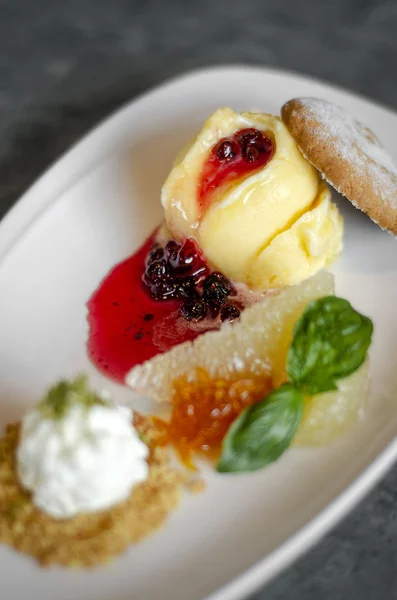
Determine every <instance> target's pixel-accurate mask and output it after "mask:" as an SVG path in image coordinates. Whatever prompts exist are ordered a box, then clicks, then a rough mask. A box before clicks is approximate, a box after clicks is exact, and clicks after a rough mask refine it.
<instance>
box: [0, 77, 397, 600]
mask: <svg viewBox="0 0 397 600" xmlns="http://www.w3.org/2000/svg"><path fill="white" fill-rule="evenodd" d="M302 95H303V96H318V97H323V98H327V99H328V100H333V101H336V102H338V103H339V104H342V105H343V106H345V107H346V108H348V109H349V110H351V111H352V112H353V113H354V114H356V115H357V116H358V117H359V118H361V119H362V120H364V122H366V123H368V124H369V125H370V126H371V127H372V128H373V129H374V131H375V132H376V133H377V134H378V135H379V137H380V138H381V140H382V141H383V142H384V144H385V146H386V147H387V148H388V149H389V150H390V151H391V152H392V153H393V154H394V156H395V157H396V158H397V116H396V115H395V114H394V113H392V112H391V111H389V110H386V109H384V108H381V107H379V106H377V105H375V104H373V103H371V102H369V101H367V100H364V99H361V98H358V97H357V96H355V95H353V94H350V93H347V92H345V91H341V90H338V89H335V88H332V87H330V86H328V85H325V84H323V83H319V82H317V81H313V80H309V79H306V78H302V77H300V76H296V75H291V74H286V73H282V72H277V71H269V70H264V69H256V68H245V67H244V68H243V67H229V68H218V69H211V70H205V71H198V72H196V73H193V74H190V75H188V76H185V77H182V78H180V79H177V80H174V81H171V82H170V83H167V84H166V85H164V86H162V87H160V88H158V89H157V90H154V91H152V92H150V93H149V94H147V95H145V96H143V97H141V98H139V99H138V100H136V101H134V102H132V103H131V104H129V105H127V106H126V107H125V108H123V109H122V110H121V111H119V112H118V113H117V114H115V115H114V116H113V117H111V118H110V119H109V120H107V121H106V122H105V123H104V124H103V125H101V126H100V127H99V128H98V129H96V130H95V131H94V132H93V133H91V134H90V135H89V136H88V137H87V138H85V139H84V140H83V141H82V142H80V143H79V144H78V145H77V146H76V147H75V148H74V149H73V150H72V151H71V152H69V153H68V154H67V155H66V156H65V157H63V158H62V159H61V160H60V161H59V162H58V163H57V164H56V165H55V166H54V167H53V168H52V169H51V170H49V171H48V172H47V173H46V174H45V175H44V176H43V177H42V178H41V179H40V180H39V181H38V182H37V183H36V184H35V185H34V186H33V187H32V188H31V189H30V190H29V191H28V192H27V193H26V194H25V196H24V197H23V198H22V199H21V200H20V202H19V203H18V204H17V205H16V207H15V208H14V209H13V210H12V211H11V212H10V213H9V214H8V215H7V217H6V218H5V219H4V220H3V222H2V223H1V225H0V290H1V293H0V332H1V335H0V399H1V400H0V426H3V425H5V424H6V423H7V422H8V421H10V420H12V419H15V418H19V417H20V416H21V415H22V413H23V411H24V410H25V409H26V408H27V407H29V406H30V405H31V404H32V403H33V402H34V401H35V399H36V398H38V396H40V394H41V393H42V392H43V390H44V389H45V388H46V386H48V385H49V384H51V383H52V382H54V381H55V380H56V379H57V378H59V377H61V376H72V375H74V374H75V373H76V372H78V371H82V370H84V371H87V372H88V373H89V375H90V377H91V380H92V382H93V384H94V385H96V386H97V387H102V388H107V389H109V390H110V391H111V392H113V393H114V394H115V396H116V398H117V399H118V400H121V401H123V400H128V397H129V393H128V390H126V389H124V388H122V387H121V386H118V385H116V384H112V383H111V382H109V381H107V380H106V379H105V378H104V377H102V376H101V375H100V374H99V373H97V372H96V370H95V369H94V368H93V367H92V366H91V365H90V363H89V361H88V359H87V357H86V354H85V339H86V335H87V324H86V320H85V316H86V309H85V301H86V300H87V298H88V297H89V296H90V294H91V292H92V291H93V290H94V288H95V287H96V286H97V284H98V283H99V281H100V279H101V278H102V277H103V276H104V275H105V274H106V272H107V271H108V269H109V268H110V267H111V266H112V265H114V264H115V263H116V262H117V261H119V260H121V259H123V258H124V257H126V256H127V255H129V254H130V253H132V251H133V250H134V249H135V248H136V247H137V245H138V244H139V243H140V242H141V241H142V240H143V239H144V238H145V236H146V235H147V234H148V233H149V232H150V231H151V229H152V228H153V227H154V226H155V225H156V224H157V223H158V221H159V219H160V216H161V210H160V205H159V191H160V187H161V184H162V182H163V181H164V179H165V176H166V174H167V172H168V170H169V168H170V165H171V161H172V159H173V157H174V156H175V154H176V152H177V151H178V150H179V148H180V147H181V145H182V144H183V143H184V142H185V141H186V140H188V139H189V137H190V136H191V135H192V133H193V132H195V131H196V129H197V128H198V127H199V126H200V124H201V123H202V121H203V120H204V119H205V118H206V117H207V116H208V115H209V114H210V113H211V112H213V111H214V110H215V109H216V108H218V107H220V106H222V105H230V106H231V107H232V108H234V109H235V110H259V111H265V112H273V113H276V114H277V113H278V112H279V110H280V106H281V105H282V104H283V102H284V101H286V100H287V99H289V98H291V97H294V96H302ZM339 202H340V206H341V210H342V211H343V213H344V215H345V218H346V236H345V251H344V253H343V256H342V258H341V259H340V260H339V262H338V263H337V264H336V265H335V268H334V272H335V278H336V288H337V293H338V294H339V295H341V296H343V297H346V298H348V299H349V300H351V301H352V302H353V303H354V306H355V307H356V308H357V309H359V310H361V311H362V312H364V313H365V314H368V315H370V316H371V317H372V318H373V319H374V322H375V338H374V343H373V347H372V349H371V370H372V378H373V386H372V397H371V401H370V406H369V411H368V414H367V417H366V419H365V420H364V422H363V423H361V424H360V425H359V426H357V427H355V428H354V429H353V430H351V431H350V432H349V434H348V435H346V436H345V437H344V438H342V439H340V440H338V441H337V442H336V443H334V444H332V445H330V446H328V447H325V448H321V449H312V450H309V449H294V450H291V451H289V452H287V453H286V454H285V455H284V456H283V457H282V458H281V460H279V461H278V462H277V463H275V464H273V465H272V466H270V467H268V468H267V469H264V470H263V471H261V472H258V473H255V474H250V475H239V476H226V477H225V476H224V477H222V476H219V475H216V474H215V473H211V472H208V473H207V480H208V489H207V490H206V492H205V493H203V494H201V495H198V496H191V497H189V496H186V497H185V498H184V500H183V502H182V505H181V507H180V509H179V510H178V511H176V512H175V513H174V515H173V516H172V518H171V519H170V520H169V522H168V523H167V525H166V526H165V527H164V529H162V530H161V531H160V532H159V533H158V534H156V535H154V536H153V537H152V538H150V539H148V540H146V541H145V542H143V543H142V544H140V545H139V546H137V547H134V548H131V549H130V550H129V551H128V552H127V553H126V554H125V555H124V556H122V557H121V558H120V559H118V560H117V561H115V562H114V563H113V564H112V565H111V566H109V567H107V568H104V569H98V570H94V571H91V572H67V571H63V570H60V569H51V570H48V571H42V570H40V569H38V568H37V567H36V566H35V565H34V563H33V562H32V561H31V560H30V559H28V558H26V557H23V556H20V555H17V554H15V553H13V552H12V551H11V550H9V549H8V548H6V547H4V546H1V547H0V578H1V589H2V590H3V591H4V590H7V593H6V595H5V596H4V598H6V599H7V600H22V599H24V598H30V599H32V600H36V599H37V600H38V599H40V600H53V599H54V598H57V599H58V600H71V599H73V600H94V599H95V600H171V599H172V600H199V599H200V598H204V597H209V598H211V600H237V599H240V598H243V597H245V596H246V595H247V594H248V593H249V592H252V591H253V590H254V589H255V588H256V587H258V586H259V585H260V584H263V583H264V582H266V581H268V580H269V579H270V578H271V577H272V576H273V575H274V574H275V573H277V572H278V571H280V570H281V569H282V568H283V567H285V566H286V565H287V564H288V563H289V562H291V560H293V559H294V558H296V557H297V556H298V555H300V554H301V553H302V552H303V551H304V550H305V549H307V548H308V547H309V546H310V545H311V544H313V543H314V542H315V541H316V540H317V539H318V538H319V537H320V536H321V535H322V534H324V533H325V532H326V531H327V530H328V529H329V527H331V526H332V525H333V524H334V523H335V522H336V521H337V520H338V519H340V518H341V516H342V515H343V514H345V513H346V511H347V510H348V509H349V508H351V507H352V506H353V505H354V503H355V502H357V501H358V500H359V499H360V498H361V497H362V496H363V494H364V493H365V492H366V491H367V490H368V489H369V488H370V487H371V486H372V485H373V484H374V483H375V482H376V481H377V480H378V479H379V478H380V477H381V476H382V474H383V473H384V472H385V470H386V469H387V468H388V467H389V466H390V465H391V464H392V462H393V461H394V459H395V458H396V456H397V442H396V441H395V440H394V437H395V435H396V433H397V411H396V400H395V393H394V390H395V384H396V379H397V372H396V369H395V357H396V355H397V323H396V321H395V318H394V311H395V309H394V306H395V305H396V302H397V244H396V241H395V240H394V239H393V238H392V237H391V236H389V235H387V234H386V233H383V232H382V231H381V230H380V229H378V227H377V226H376V225H374V224H373V223H372V222H370V221H369V220H368V219H367V218H366V217H365V216H364V215H362V214H361V213H359V212H357V211H356V210H354V209H353V208H352V207H351V206H350V205H349V204H348V203H347V201H345V200H343V199H339ZM2 597H3V592H2Z"/></svg>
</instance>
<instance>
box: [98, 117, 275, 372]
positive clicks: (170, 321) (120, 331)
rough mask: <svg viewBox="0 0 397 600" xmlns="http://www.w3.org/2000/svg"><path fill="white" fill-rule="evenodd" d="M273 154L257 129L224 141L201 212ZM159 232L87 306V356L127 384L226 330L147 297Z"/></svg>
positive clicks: (211, 166)
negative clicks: (208, 334) (137, 371)
mask: <svg viewBox="0 0 397 600" xmlns="http://www.w3.org/2000/svg"><path fill="white" fill-rule="evenodd" d="M273 153H274V144H273V142H272V140H271V139H270V138H269V137H268V136H267V135H266V134H264V133H262V132H260V131H258V130H257V129H242V130H240V131H238V132H236V133H235V134H234V135H233V136H232V137H230V138H224V139H222V140H220V141H219V142H218V143H217V144H216V145H215V146H214V148H213V149H212V150H211V152H210V155H209V157H208V159H207V161H206V163H205V165H204V168H203V172H202V176H201V179H200V182H199V186H198V202H199V204H200V207H201V210H202V211H203V210H204V209H205V208H206V207H207V205H208V203H209V202H210V200H211V194H212V192H213V191H214V190H215V189H216V188H217V187H218V186H219V185H221V184H222V183H224V182H226V181H232V180H234V179H236V178H237V177H241V176H242V175H246V174H248V173H250V172H252V171H256V170H258V169H260V168H262V167H263V166H264V165H265V164H266V163H267V162H269V160H270V159H271V158H272V156H273ZM155 233H156V232H155ZM155 233H154V234H152V235H151V236H150V237H149V238H148V240H147V241H146V242H145V243H144V244H143V245H142V246H141V248H139V250H138V251H137V252H135V254H133V256H131V257H130V258H127V259H126V260H125V261H123V262H121V263H120V264H118V265H117V266H115V267H114V268H113V269H112V270H111V271H110V273H109V274H108V275H107V276H106V277H105V279H104V280H103V281H102V283H101V284H100V286H99V287H98V289H97V290H96V291H95V292H94V294H93V295H92V297H91V298H90V300H89V301H88V303H87V307H88V323H89V337H88V342H87V350H88V355H89V357H90V359H91V361H92V362H93V363H94V365H95V366H96V367H97V368H98V369H99V370H100V371H101V372H102V373H104V374H105V375H107V376H109V377H111V378H113V379H115V380H116V381H119V382H122V383H124V380H125V376H126V375H127V373H128V372H129V371H130V370H131V369H132V368H133V367H134V366H136V365H138V364H141V363H143V362H145V361H146V360H149V359H150V358H152V357H153V356H155V355H156V354H159V353H160V352H166V351H168V350H170V349H171V348H173V347H174V346H176V345H178V344H181V343H183V342H186V341H192V340H194V339H195V338H196V337H198V336H199V335H200V334H201V333H204V332H205V331H208V330H209V329H217V328H219V327H220V325H221V322H220V319H219V318H218V320H214V318H212V319H209V320H207V321H206V322H202V324H201V327H196V326H194V325H192V324H191V322H190V321H188V320H186V319H185V318H183V316H182V313H181V307H182V304H183V300H180V299H171V300H168V299H166V300H155V299H154V298H153V295H151V293H148V288H147V287H145V285H144V284H143V282H142V275H143V273H144V272H145V269H146V258H147V256H148V254H149V252H150V251H151V249H152V247H153V244H154V241H155ZM188 239H189V238H188ZM187 242H188V240H186V243H187ZM170 243H171V242H170ZM204 269H205V270H207V267H206V265H204ZM208 272H209V271H208V270H207V274H208ZM219 275H220V274H218V276H219ZM213 276H215V274H213ZM220 276H221V277H222V275H220ZM185 307H186V303H185V305H184V309H185ZM232 309H233V310H234V312H236V307H233V306H232V307H230V306H229V307H226V311H229V313H230V311H231V310H232ZM239 312H240V311H239V309H238V310H237V313H238V314H239ZM229 313H226V314H227V317H228V318H230V319H231V317H233V314H231V313H230V314H229ZM185 315H186V312H185ZM221 317H222V314H221Z"/></svg>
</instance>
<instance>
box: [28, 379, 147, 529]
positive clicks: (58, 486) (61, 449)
mask: <svg viewBox="0 0 397 600" xmlns="http://www.w3.org/2000/svg"><path fill="white" fill-rule="evenodd" d="M62 386H63V387H62ZM132 418H133V412H132V410H131V409H129V408H127V407H122V406H117V405H114V404H111V403H110V402H108V401H107V400H104V399H102V398H100V397H99V396H96V395H95V394H94V393H93V392H90V391H88V390H87V387H86V382H85V380H84V379H83V378H78V379H76V380H75V382H72V383H71V384H68V383H66V382H61V383H60V384H58V386H55V387H54V388H52V390H50V392H49V393H48V395H47V396H46V398H45V399H44V400H43V401H42V402H41V404H39V406H38V407H37V408H35V409H34V410H32V411H31V412H30V413H28V414H27V415H26V416H25V418H24V419H23V421H22V427H21V436H20V442H19V446H18V450H17V466H18V475H19V479H20V482H21V484H22V485H23V487H25V488H26V489H27V490H29V491H30V492H31V493H32V499H33V502H34V504H35V505H36V506H37V507H38V508H40V509H41V510H43V511H44V512H46V513H47V514H49V515H51V516H52V517H55V518H59V519H62V518H71V517H73V516H75V515H77V514H79V513H82V512H93V511H99V510H104V509H107V508H109V507H110V506H112V505H114V504H116V503H119V502H122V501H123V500H125V499H127V497H128V496H129V494H130V493H131V490H132V488H133V487H134V486H135V485H136V484H138V483H140V482H142V481H144V480H145V479H146V478H147V476H148V464H147V462H146V458H147V457H148V454H149V450H148V447H147V446H146V444H144V443H143V442H142V441H141V440H140V438H139V436H138V433H137V431H136V430H135V428H134V426H133V424H132Z"/></svg>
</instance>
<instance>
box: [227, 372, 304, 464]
mask: <svg viewBox="0 0 397 600" xmlns="http://www.w3.org/2000/svg"><path fill="white" fill-rule="evenodd" d="M303 403H304V397H303V394H302V392H300V391H299V390H298V389H297V388H296V387H294V386H293V385H291V384H289V383H286V384H285V385H283V386H281V387H280V388H278V389H276V390H273V391H272V392H270V394H269V395H268V396H266V398H265V399H264V400H262V402H259V404H254V405H253V406H250V407H248V408H246V409H245V410H243V412H242V413H241V414H240V415H239V416H238V417H237V419H236V420H235V421H233V423H232V425H231V427H230V429H229V431H228V433H227V435H226V437H225V439H224V442H223V447H222V455H221V458H220V460H219V462H218V465H217V470H218V471H220V472H230V471H233V472H237V471H256V470H257V469H261V468H262V467H264V466H265V465H267V464H269V463H271V462H273V461H274V460H277V459H278V457H279V456H281V454H282V453H283V452H284V450H286V449H287V448H288V446H289V445H290V443H291V440H292V438H293V437H294V434H295V432H296V430H297V428H298V425H299V422H300V419H301V416H302V411H303Z"/></svg>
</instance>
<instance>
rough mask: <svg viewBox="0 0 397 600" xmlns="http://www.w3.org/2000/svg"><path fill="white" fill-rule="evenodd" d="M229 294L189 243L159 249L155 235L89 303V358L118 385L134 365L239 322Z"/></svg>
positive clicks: (220, 278) (114, 271) (107, 279)
mask: <svg viewBox="0 0 397 600" xmlns="http://www.w3.org/2000/svg"><path fill="white" fill-rule="evenodd" d="M233 294H234V289H233V286H232V285H231V283H230V282H229V281H228V280H227V279H226V278H225V277H224V276H223V275H222V274H221V273H216V272H215V273H211V272H210V270H209V269H208V267H207V265H206V263H205V262H204V260H203V258H202V257H201V255H200V253H199V251H198V250H197V247H196V245H195V243H194V241H192V240H191V239H187V240H186V241H185V243H184V244H178V243H176V242H174V241H169V242H168V243H167V244H166V245H165V246H164V247H162V246H159V245H158V244H156V242H155V233H154V234H153V235H152V236H150V237H149V239H148V240H147V241H146V242H145V243H144V244H143V246H141V248H140V249H139V250H138V251H137V252H136V253H135V254H134V255H133V256H131V257H130V258H127V260H125V261H123V262H122V263H120V264H119V265H117V266H116V267H114V268H113V269H112V270H111V271H110V273H109V274H108V275H107V276H106V277H105V279H104V280H103V281H102V283H101V284H100V286H99V288H98V289H97V290H96V291H95V292H94V294H93V295H92V297H91V298H90V300H89V301H88V304H87V306H88V323H89V338H88V342H87V349H88V355H89V357H90V359H91V360H92V362H93V363H94V364H95V366H96V367H97V368H98V369H99V370H100V371H102V372H103V373H104V374H105V375H108V376H109V377H111V378H113V379H115V380H117V381H120V382H122V383H123V382H124V379H125V376H126V374H127V373H128V371H130V369H132V368H133V367H134V366H135V365H137V364H141V363H143V362H144V361H146V360H148V359H150V358H152V357H153V356H155V355H156V354H158V353H160V352H166V351H167V350H170V349H171V348H172V347H173V346H176V345H178V344H181V343H182V342H186V341H191V340H194V339H195V338H196V337H197V336H199V335H200V334H201V333H204V332H205V331H208V330H209V329H218V328H219V327H220V326H221V322H222V321H225V320H230V321H232V320H234V319H236V318H238V316H239V309H237V307H235V306H234V304H233V303H231V302H230V299H231V297H232V296H233ZM201 321H202V323H199V322H201Z"/></svg>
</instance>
